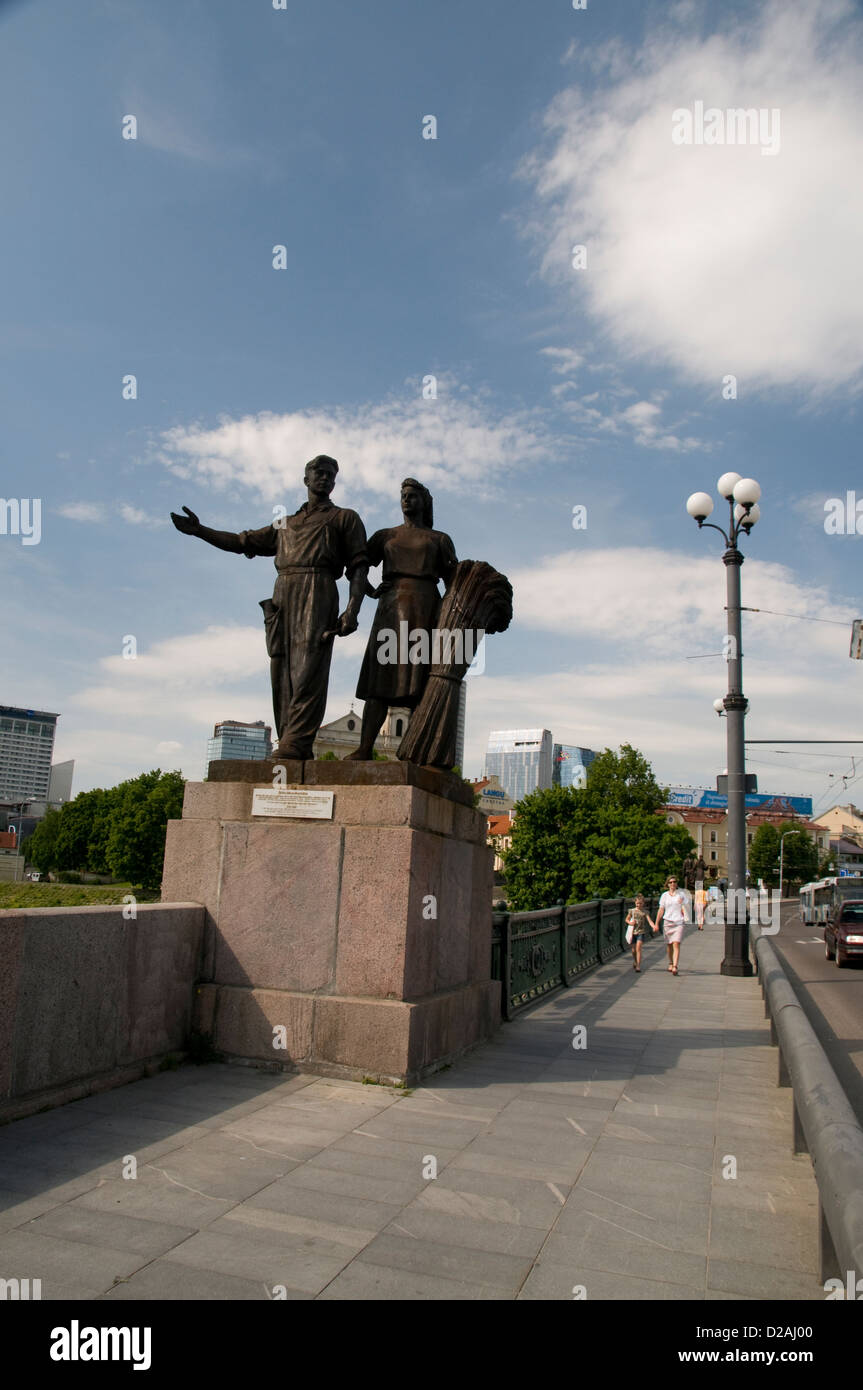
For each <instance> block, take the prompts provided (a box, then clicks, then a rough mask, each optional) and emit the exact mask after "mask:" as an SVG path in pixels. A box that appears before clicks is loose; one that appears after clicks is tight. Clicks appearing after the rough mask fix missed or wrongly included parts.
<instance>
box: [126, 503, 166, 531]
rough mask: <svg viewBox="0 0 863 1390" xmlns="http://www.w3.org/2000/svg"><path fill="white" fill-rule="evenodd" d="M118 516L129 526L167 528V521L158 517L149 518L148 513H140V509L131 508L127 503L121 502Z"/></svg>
mask: <svg viewBox="0 0 863 1390" xmlns="http://www.w3.org/2000/svg"><path fill="white" fill-rule="evenodd" d="M119 512H120V516H121V517H122V518H123V520H124V521H127V522H128V523H129V525H130V526H167V524H168V523H167V520H165V519H163V518H162V517H159V516H150V515H149V513H148V512H143V511H141V509H140V507H133V506H131V505H130V503H128V502H121V503H120V506H119Z"/></svg>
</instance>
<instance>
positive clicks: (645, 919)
mask: <svg viewBox="0 0 863 1390" xmlns="http://www.w3.org/2000/svg"><path fill="white" fill-rule="evenodd" d="M648 923H649V924H650V926H651V927H652V928H653V931H654V933H655V932H658V931H659V927H658V926H657V924H656V922H654V921H653V920H652V919H651V918H650V917H649V916H648V914H647V911H646V909H645V903H644V895H643V893H637V894H636V897H635V907H632V908H630V910H629V912H628V913H627V917H626V925H627V927H631V928H632V935H631V937H630V945H631V946H632V968H633V970H634V971H635V973H636V975H640V974H641V947H642V945H643V943H644V938H645V937H646V936H647V927H648Z"/></svg>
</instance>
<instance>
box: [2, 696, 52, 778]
mask: <svg viewBox="0 0 863 1390" xmlns="http://www.w3.org/2000/svg"><path fill="white" fill-rule="evenodd" d="M59 718H60V716H59V715H58V714H48V713H47V712H46V711H44V710H38V709H17V708H16V707H15V706H13V705H0V801H20V802H24V801H47V800H48V784H49V782H50V780H51V757H52V755H53V752H54V735H55V734H56V732H57V720H58V719H59Z"/></svg>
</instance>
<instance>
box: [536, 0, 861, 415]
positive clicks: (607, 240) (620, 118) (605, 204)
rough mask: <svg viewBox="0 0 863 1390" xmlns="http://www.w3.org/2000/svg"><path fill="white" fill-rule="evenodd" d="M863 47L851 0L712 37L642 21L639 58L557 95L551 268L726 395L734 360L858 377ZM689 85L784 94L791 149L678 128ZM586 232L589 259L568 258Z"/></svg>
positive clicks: (615, 331) (780, 101)
mask: <svg viewBox="0 0 863 1390" xmlns="http://www.w3.org/2000/svg"><path fill="white" fill-rule="evenodd" d="M687 14H688V11H687V9H686V7H682V8H681V7H678V12H677V15H676V20H677V22H678V23H684V24H685V23H686V20H687ZM849 16H851V17H853V18H851V19H849ZM861 46H863V38H861V26H860V24H859V18H858V17H857V16H856V15H855V11H854V7H853V6H852V5H851V4H850V3H847V0H812V3H810V4H808V5H789V4H787V3H785V0H771V3H768V4H766V5H765V6H763V7H759V8H758V9H757V10H755V11H754V13H753V14H752V15H750V16H747V18H746V19H745V20H743V21H737V22H735V21H733V20H732V19H731V18H730V17H723V20H722V29H721V32H717V33H713V34H711V35H709V36H708V37H706V38H702V37H700V36H692V35H691V34H688V33H686V31H685V30H684V31H683V32H680V30H678V29H675V28H674V27H673V25H671V26H668V27H663V28H661V29H659V30H654V31H652V32H649V34H648V38H647V40H646V42H645V44H644V46H643V48H642V49H641V50H640V52H639V53H638V54H637V55H633V58H632V60H631V62H630V65H629V66H628V67H625V66H624V65H623V64H621V62H620V61H619V59H620V53H619V46H618V47H615V48H612V49H611V50H609V51H608V53H607V55H606V57H607V59H608V62H607V67H608V71H609V74H610V75H609V76H608V77H606V78H603V79H600V80H598V81H597V82H595V83H593V84H589V86H588V87H586V88H585V89H584V90H582V89H579V88H578V87H571V88H569V89H568V90H566V91H564V92H563V93H562V94H561V95H559V96H558V97H557V98H556V100H555V101H554V102H553V103H552V105H551V106H550V108H549V110H548V112H547V113H546V127H547V131H548V141H547V144H546V146H545V147H544V148H543V149H542V150H541V151H540V152H538V153H537V154H536V155H535V156H534V157H533V158H532V159H531V160H529V161H528V162H527V164H526V166H525V170H524V172H525V173H526V175H527V176H528V177H529V178H530V179H531V180H532V181H533V183H534V186H535V189H536V193H537V195H538V202H537V207H536V209H535V216H534V218H533V220H532V223H531V231H532V233H533V235H534V236H535V237H536V239H537V243H538V244H539V245H540V246H541V247H542V250H543V252H544V259H543V267H544V270H545V272H546V273H547V274H548V275H550V276H553V277H555V278H557V279H567V280H568V281H569V282H570V284H571V285H572V286H573V293H574V296H580V295H583V296H584V302H586V304H587V306H588V307H589V309H590V311H591V312H592V313H593V315H594V316H595V317H596V319H597V320H598V321H599V322H600V324H601V325H602V326H603V327H604V329H605V330H606V331H607V332H608V333H609V334H610V335H611V337H612V338H613V340H614V341H615V342H616V343H617V345H618V347H619V348H620V349H621V350H622V351H623V352H624V353H627V354H630V355H633V356H634V355H641V356H648V357H649V358H650V359H652V360H654V361H655V360H657V359H659V360H664V361H666V362H668V363H670V364H672V365H673V366H674V367H676V368H677V369H678V370H679V372H680V373H681V374H682V375H683V376H684V377H686V378H688V379H690V380H696V381H700V382H705V383H710V384H712V385H714V386H715V388H716V391H717V396H718V393H719V390H720V384H721V378H722V376H723V375H725V374H726V373H733V374H734V375H736V376H737V377H738V378H739V381H740V383H741V390H751V389H753V388H756V387H768V386H783V387H785V386H790V385H794V384H799V385H802V386H803V387H805V388H807V389H809V390H812V391H825V390H829V389H833V388H837V387H841V386H847V387H851V386H858V385H859V384H860V381H861V375H863V280H861V277H860V274H859V241H860V236H859V228H860V226H861V222H863V185H861V182H860V179H859V176H858V173H859V169H860V168H861V166H863V84H861V82H860V71H861V67H860V55H861ZM696 101H702V102H703V103H704V105H705V107H710V106H712V107H718V108H720V109H722V110H726V109H728V108H737V107H744V108H750V107H754V108H758V109H760V108H766V109H768V110H774V109H778V110H779V111H780V113H781V150H780V152H779V153H778V154H776V155H774V156H773V157H767V158H765V157H764V156H762V154H761V152H760V148H759V147H757V146H755V145H748V146H747V145H740V146H732V145H721V146H720V145H712V146H707V145H690V146H679V145H674V144H673V143H672V140H671V130H672V113H673V112H674V111H675V110H676V109H679V108H684V107H685V108H692V107H693V106H694V103H695V102H696ZM581 242H583V243H584V244H586V245H587V247H588V266H587V268H586V269H584V270H573V269H571V267H570V256H571V248H572V245H573V244H575V243H581Z"/></svg>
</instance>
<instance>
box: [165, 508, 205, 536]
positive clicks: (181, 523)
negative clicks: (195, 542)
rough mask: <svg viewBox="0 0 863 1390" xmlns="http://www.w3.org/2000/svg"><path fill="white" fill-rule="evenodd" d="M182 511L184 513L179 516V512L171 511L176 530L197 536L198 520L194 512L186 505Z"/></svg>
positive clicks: (199, 527) (199, 526)
mask: <svg viewBox="0 0 863 1390" xmlns="http://www.w3.org/2000/svg"><path fill="white" fill-rule="evenodd" d="M183 511H184V512H185V513H186V515H185V516H180V514H179V512H171V520H172V521H173V523H174V525H175V526H176V528H177V530H178V531H182V533H183V535H184V536H197V534H198V532H199V530H200V529H201V523H200V521H199V520H198V518H197V517H196V516H195V513H194V512H190V511H189V508H188V507H184V508H183Z"/></svg>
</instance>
